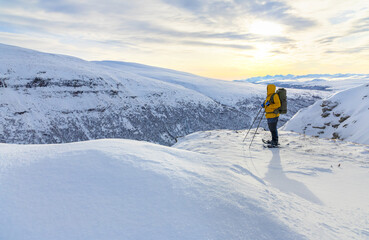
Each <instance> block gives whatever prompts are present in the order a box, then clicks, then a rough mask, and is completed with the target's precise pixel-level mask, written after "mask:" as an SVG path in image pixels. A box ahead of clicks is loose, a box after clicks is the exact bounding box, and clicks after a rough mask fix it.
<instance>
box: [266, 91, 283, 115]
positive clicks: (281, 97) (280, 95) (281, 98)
mask: <svg viewBox="0 0 369 240" xmlns="http://www.w3.org/2000/svg"><path fill="white" fill-rule="evenodd" d="M274 94H278V97H279V100H280V101H281V106H280V107H279V108H278V109H276V113H279V114H286V113H287V90H286V89H284V88H278V90H277V91H276V92H275V93H273V94H272V96H271V97H270V102H271V103H272V104H274Z"/></svg>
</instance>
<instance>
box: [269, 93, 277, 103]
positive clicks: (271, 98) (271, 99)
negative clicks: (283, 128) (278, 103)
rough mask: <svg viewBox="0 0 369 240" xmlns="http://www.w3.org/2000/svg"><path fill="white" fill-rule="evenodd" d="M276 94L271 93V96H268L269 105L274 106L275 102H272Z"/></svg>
mask: <svg viewBox="0 0 369 240" xmlns="http://www.w3.org/2000/svg"><path fill="white" fill-rule="evenodd" d="M275 94H276V93H273V94H272V96H270V99H269V102H270V103H271V104H274V103H275V102H274V95H275Z"/></svg>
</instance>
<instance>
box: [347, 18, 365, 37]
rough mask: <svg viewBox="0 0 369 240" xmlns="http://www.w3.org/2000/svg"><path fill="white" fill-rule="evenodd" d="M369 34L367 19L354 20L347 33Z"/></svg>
mask: <svg viewBox="0 0 369 240" xmlns="http://www.w3.org/2000/svg"><path fill="white" fill-rule="evenodd" d="M362 32H369V17H365V18H360V19H358V20H356V21H355V22H354V24H353V26H352V29H351V30H350V31H349V34H355V33H362Z"/></svg>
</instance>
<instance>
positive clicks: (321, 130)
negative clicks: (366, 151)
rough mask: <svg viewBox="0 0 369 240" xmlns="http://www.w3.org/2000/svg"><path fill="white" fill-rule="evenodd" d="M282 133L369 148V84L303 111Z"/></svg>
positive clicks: (340, 93) (341, 93)
mask: <svg viewBox="0 0 369 240" xmlns="http://www.w3.org/2000/svg"><path fill="white" fill-rule="evenodd" d="M282 129H284V130H288V131H295V132H299V133H303V134H308V135H312V136H317V137H324V138H333V139H341V140H346V141H351V142H356V143H362V144H369V82H368V83H367V84H364V85H361V86H359V87H355V88H351V89H348V90H345V91H342V92H339V93H337V94H335V95H333V96H332V97H330V98H327V99H325V100H321V101H318V102H316V103H315V104H314V105H312V106H310V107H308V108H306V109H302V110H301V111H299V112H298V113H297V114H296V115H295V116H294V117H293V118H292V119H291V120H290V121H289V122H287V123H286V124H285V125H284V127H283V128H282Z"/></svg>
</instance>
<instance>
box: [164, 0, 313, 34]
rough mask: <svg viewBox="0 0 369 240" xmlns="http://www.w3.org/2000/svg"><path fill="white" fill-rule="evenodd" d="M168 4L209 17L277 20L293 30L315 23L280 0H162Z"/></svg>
mask: <svg viewBox="0 0 369 240" xmlns="http://www.w3.org/2000/svg"><path fill="white" fill-rule="evenodd" d="M163 2H165V3H166V4H168V5H171V6H175V7H177V8H180V9H183V10H186V11H188V12H191V13H194V14H196V15H198V16H202V17H205V18H210V19H214V18H215V19H222V18H223V19H229V18H231V19H234V18H239V17H241V16H242V15H243V16H254V17H256V18H262V19H268V20H271V21H277V22H280V23H283V24H285V25H287V26H289V27H290V28H291V29H293V30H305V29H307V28H310V27H313V26H315V25H316V22H315V21H314V20H312V19H307V18H304V17H301V16H297V15H293V14H292V13H290V12H291V10H292V9H291V7H290V6H288V5H287V4H286V3H284V2H280V1H258V0H248V1H245V0H234V1H224V0H223V1H219V0H218V1H209V0H201V1H200V0H191V1H188V0H163Z"/></svg>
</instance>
